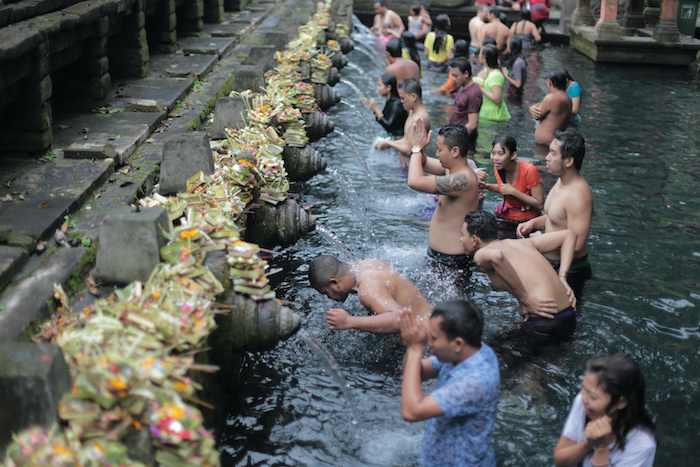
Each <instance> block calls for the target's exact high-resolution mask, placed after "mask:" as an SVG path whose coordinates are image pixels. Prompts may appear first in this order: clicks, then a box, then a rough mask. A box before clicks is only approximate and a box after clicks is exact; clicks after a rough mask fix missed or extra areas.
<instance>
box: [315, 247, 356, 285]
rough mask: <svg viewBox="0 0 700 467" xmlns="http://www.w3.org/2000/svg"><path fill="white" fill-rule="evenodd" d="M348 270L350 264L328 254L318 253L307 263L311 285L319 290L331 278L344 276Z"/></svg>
mask: <svg viewBox="0 0 700 467" xmlns="http://www.w3.org/2000/svg"><path fill="white" fill-rule="evenodd" d="M348 272H350V265H348V264H347V263H343V262H342V261H340V260H339V259H337V258H335V257H334V256H330V255H320V256H317V257H316V258H314V259H313V261H311V264H309V282H311V287H313V288H314V289H316V290H318V291H321V290H322V289H324V288H325V287H327V286H328V283H329V281H330V280H331V278H333V277H335V278H339V277H344V276H346V275H347V274H348Z"/></svg>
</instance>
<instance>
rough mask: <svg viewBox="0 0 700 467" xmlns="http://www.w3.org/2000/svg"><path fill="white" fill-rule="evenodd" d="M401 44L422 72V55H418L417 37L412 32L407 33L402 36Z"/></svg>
mask: <svg viewBox="0 0 700 467" xmlns="http://www.w3.org/2000/svg"><path fill="white" fill-rule="evenodd" d="M401 43H402V45H403V47H404V48H405V49H406V51H408V55H409V56H410V57H411V60H413V61H414V62H416V65H418V69H419V70H422V69H423V66H422V65H421V63H420V55H418V49H416V36H415V35H414V34H413V33H412V32H411V31H406V32H404V33H403V34H401Z"/></svg>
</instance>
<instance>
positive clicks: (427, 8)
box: [420, 2, 432, 13]
mask: <svg viewBox="0 0 700 467" xmlns="http://www.w3.org/2000/svg"><path fill="white" fill-rule="evenodd" d="M420 5H421V6H422V7H423V8H425V11H427V12H428V13H430V7H431V6H432V5H430V2H420Z"/></svg>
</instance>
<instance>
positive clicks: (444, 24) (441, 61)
mask: <svg viewBox="0 0 700 467" xmlns="http://www.w3.org/2000/svg"><path fill="white" fill-rule="evenodd" d="M449 29H450V17H449V16H447V15H438V17H437V18H435V31H431V32H429V33H428V35H427V36H425V42H424V44H425V54H426V55H427V57H428V69H429V70H431V71H436V72H438V73H447V72H448V71H449V70H450V67H449V65H448V64H447V60H449V59H452V58H454V48H455V39H454V37H452V35H451V34H448V33H447V31H449Z"/></svg>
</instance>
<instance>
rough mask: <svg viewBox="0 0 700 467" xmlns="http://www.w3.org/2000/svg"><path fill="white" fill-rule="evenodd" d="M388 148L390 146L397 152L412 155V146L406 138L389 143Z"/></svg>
mask: <svg viewBox="0 0 700 467" xmlns="http://www.w3.org/2000/svg"><path fill="white" fill-rule="evenodd" d="M387 146H389V147H390V148H394V149H396V150H397V151H399V152H402V153H404V154H411V145H410V143H409V142H408V141H407V140H406V138H401V139H397V140H392V141H388V142H387Z"/></svg>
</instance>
